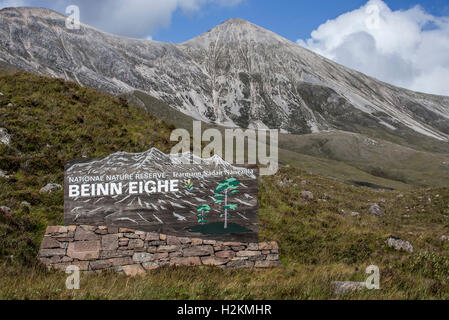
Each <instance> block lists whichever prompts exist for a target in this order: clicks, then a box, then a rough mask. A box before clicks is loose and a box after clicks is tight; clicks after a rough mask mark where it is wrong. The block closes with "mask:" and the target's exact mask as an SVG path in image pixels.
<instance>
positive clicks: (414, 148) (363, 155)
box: [126, 91, 449, 190]
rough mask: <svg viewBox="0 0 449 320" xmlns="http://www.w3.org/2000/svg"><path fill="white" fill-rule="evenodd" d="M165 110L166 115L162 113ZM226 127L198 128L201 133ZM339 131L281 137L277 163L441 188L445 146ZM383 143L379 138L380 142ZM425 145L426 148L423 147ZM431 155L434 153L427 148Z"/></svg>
mask: <svg viewBox="0 0 449 320" xmlns="http://www.w3.org/2000/svg"><path fill="white" fill-rule="evenodd" d="M126 99H127V100H128V101H130V102H131V103H133V104H135V105H139V106H140V107H141V108H143V109H145V110H147V111H148V112H150V113H151V114H153V115H155V116H156V117H158V118H159V119H163V120H164V121H166V122H167V123H169V124H171V125H173V126H175V127H177V128H185V129H187V130H189V131H190V132H191V131H192V121H193V119H192V118H191V117H189V116H187V115H185V114H183V113H181V112H180V111H178V110H175V109H173V108H171V107H170V106H168V105H167V104H166V103H164V102H162V101H160V100H158V99H156V98H153V97H151V96H148V95H147V94H145V93H143V92H140V91H135V92H134V94H129V95H126ZM167 110H168V112H167ZM208 128H217V129H219V130H220V131H222V132H224V130H225V128H224V127H220V126H214V125H212V124H205V123H202V129H203V130H206V129H208ZM372 135H374V132H368V131H367V132H366V135H361V134H357V133H350V132H344V131H332V132H321V133H315V134H306V135H293V134H280V135H279V158H280V159H279V161H280V162H281V163H282V164H284V165H292V166H294V167H297V168H302V169H306V170H308V171H310V172H312V173H315V174H318V175H322V176H327V177H331V178H336V179H338V180H339V181H343V182H346V183H348V184H358V185H360V184H361V185H370V186H373V187H375V188H386V189H395V190H409V189H410V188H412V186H434V187H441V186H446V185H447V181H448V180H449V153H448V152H449V144H447V143H443V142H440V141H437V140H435V139H431V141H429V140H428V138H426V137H424V136H423V137H421V138H420V139H416V138H415V139H414V141H415V142H416V144H413V143H411V140H410V139H408V140H407V141H408V142H407V143H405V140H398V139H396V140H394V141H395V142H394V143H393V142H390V141H389V140H388V139H389V138H388V137H386V136H381V137H378V136H375V135H374V136H375V137H373V138H370V136H372ZM382 138H384V139H382ZM423 145H426V146H427V148H422V146H423ZM429 148H430V149H431V150H436V151H434V152H430V151H426V150H427V149H429Z"/></svg>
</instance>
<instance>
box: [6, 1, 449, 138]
mask: <svg viewBox="0 0 449 320" xmlns="http://www.w3.org/2000/svg"><path fill="white" fill-rule="evenodd" d="M0 18H1V19H0V39H1V40H0V57H1V58H0V60H3V61H4V62H7V63H9V64H11V65H13V66H16V67H19V68H21V69H24V70H26V71H31V72H35V73H39V74H43V75H49V76H53V77H62V78H66V79H70V80H73V81H76V82H78V83H82V84H84V85H87V86H92V87H96V88H100V89H102V90H105V91H107V92H110V93H114V94H119V93H127V92H130V91H133V90H136V89H137V90H141V91H144V92H146V93H147V94H149V95H152V96H154V97H156V98H159V99H161V100H163V101H165V102H166V103H168V104H169V105H170V106H172V107H174V108H176V109H178V110H180V111H182V112H183V113H185V114H188V115H190V116H193V117H194V118H197V119H201V120H204V121H206V122H215V123H219V124H224V125H229V126H241V127H251V128H279V129H282V130H283V132H290V133H311V132H318V131H325V130H332V129H340V130H345V131H352V132H360V131H361V130H362V128H363V129H364V130H365V129H368V130H378V131H380V132H382V133H383V134H384V135H385V134H386V135H392V136H400V137H403V136H404V135H412V136H413V135H414V136H417V135H419V136H421V135H424V136H428V137H433V138H435V139H439V140H442V141H447V139H448V137H449V110H448V106H449V98H448V97H440V96H434V95H426V94H421V93H416V92H411V91H408V90H404V89H400V88H397V87H394V86H391V85H388V84H385V83H383V82H380V81H377V80H375V79H373V78H370V77H367V76H365V75H363V74H361V73H359V72H356V71H354V70H351V69H348V68H345V67H343V66H341V65H338V64H336V63H334V62H332V61H330V60H327V59H325V58H323V57H321V56H319V55H317V54H315V53H313V52H311V51H309V50H307V49H305V48H303V47H301V46H299V45H297V44H295V43H293V42H291V41H289V40H287V39H285V38H282V37H280V36H279V35H276V34H274V33H273V32H271V31H268V30H266V29H263V28H261V27H258V26H256V25H254V24H252V23H249V22H247V21H244V20H241V19H231V20H228V21H226V22H225V23H223V24H220V25H219V26H217V27H215V28H213V29H211V30H210V31H208V32H206V33H205V34H202V35H200V36H198V37H196V38H194V39H192V40H190V41H187V42H184V43H181V44H168V43H161V42H156V41H148V40H137V39H126V38H122V37H118V36H114V35H110V34H106V33H103V32H101V31H98V30H97V29H94V28H91V27H89V26H87V25H82V26H81V29H80V30H73V31H70V30H67V29H66V28H65V16H63V15H61V14H59V13H56V12H54V11H51V10H48V9H40V8H8V9H3V10H1V11H0ZM421 137H422V136H421Z"/></svg>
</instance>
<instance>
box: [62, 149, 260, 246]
mask: <svg viewBox="0 0 449 320" xmlns="http://www.w3.org/2000/svg"><path fill="white" fill-rule="evenodd" d="M191 157H192V155H191V154H182V155H168V154H165V153H163V152H161V151H159V150H157V149H151V150H149V151H147V152H143V153H137V154H131V153H123V152H119V153H115V154H112V155H110V156H108V157H106V158H104V159H89V160H76V161H70V162H68V163H67V164H66V167H65V177H64V223H65V224H66V225H97V226H98V225H104V226H117V227H126V228H131V229H135V230H141V231H154V232H159V233H164V234H168V235H174V236H178V237H191V238H202V239H213V240H222V241H241V242H257V241H258V204H257V192H258V186H257V183H258V169H257V167H255V166H252V167H250V166H246V167H238V166H233V165H231V164H229V163H228V162H226V161H224V160H223V159H221V158H220V157H218V156H214V157H212V158H209V159H200V158H197V157H195V156H193V163H192V162H188V163H187V161H188V160H191Z"/></svg>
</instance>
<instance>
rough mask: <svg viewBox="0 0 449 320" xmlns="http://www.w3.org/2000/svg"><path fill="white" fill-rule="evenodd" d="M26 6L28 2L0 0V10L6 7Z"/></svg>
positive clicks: (22, 0)
mask: <svg viewBox="0 0 449 320" xmlns="http://www.w3.org/2000/svg"><path fill="white" fill-rule="evenodd" d="M28 4H29V3H28V1H24V0H2V1H0V9H2V8H7V7H23V6H26V5H28Z"/></svg>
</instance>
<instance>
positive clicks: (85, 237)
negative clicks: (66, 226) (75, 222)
mask: <svg viewBox="0 0 449 320" xmlns="http://www.w3.org/2000/svg"><path fill="white" fill-rule="evenodd" d="M99 238H100V237H99V236H98V235H97V234H95V232H94V231H91V230H86V229H85V228H77V229H76V231H75V241H92V240H98V239H99Z"/></svg>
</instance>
